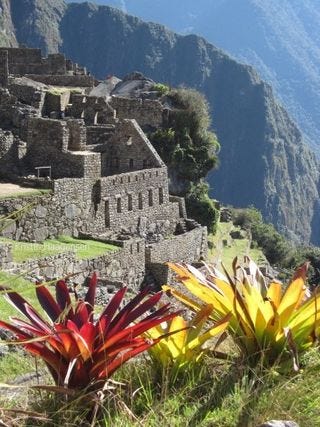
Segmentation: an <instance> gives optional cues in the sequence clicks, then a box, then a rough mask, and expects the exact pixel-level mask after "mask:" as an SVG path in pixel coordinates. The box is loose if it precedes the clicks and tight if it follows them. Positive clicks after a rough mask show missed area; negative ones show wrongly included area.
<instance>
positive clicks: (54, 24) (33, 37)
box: [9, 0, 66, 54]
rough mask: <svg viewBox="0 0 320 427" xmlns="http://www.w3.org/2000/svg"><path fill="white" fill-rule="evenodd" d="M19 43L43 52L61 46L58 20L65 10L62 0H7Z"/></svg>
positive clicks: (53, 51) (46, 52)
mask: <svg viewBox="0 0 320 427" xmlns="http://www.w3.org/2000/svg"><path fill="white" fill-rule="evenodd" d="M9 2H10V3H11V13H12V20H13V22H14V26H15V29H16V37H17V40H18V41H19V43H23V44H25V45H26V46H30V47H33V46H34V47H39V48H41V49H42V51H43V53H44V54H48V53H55V52H57V51H58V50H59V47H60V46H61V42H62V40H61V37H60V32H59V22H60V20H61V19H62V16H63V14H64V12H65V10H66V5H65V3H64V1H63V0H49V1H48V0H9Z"/></svg>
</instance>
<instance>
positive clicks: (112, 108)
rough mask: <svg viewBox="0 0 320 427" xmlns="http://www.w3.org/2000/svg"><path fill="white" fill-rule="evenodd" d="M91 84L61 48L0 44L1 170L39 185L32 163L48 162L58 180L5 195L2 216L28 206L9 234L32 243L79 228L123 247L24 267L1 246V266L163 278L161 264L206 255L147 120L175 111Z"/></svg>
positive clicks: (132, 280) (202, 233) (117, 278)
mask: <svg viewBox="0 0 320 427" xmlns="http://www.w3.org/2000/svg"><path fill="white" fill-rule="evenodd" d="M94 83H95V80H94V79H93V78H92V77H91V76H88V75H87V73H86V70H85V69H82V68H81V67H79V66H78V65H77V64H72V63H71V61H68V60H66V59H65V57H64V56H63V55H60V54H57V55H50V56H49V57H48V58H42V57H41V53H40V51H39V50H38V49H2V48H0V85H2V88H0V121H1V126H3V127H4V129H5V132H4V131H1V130H0V168H1V171H0V175H2V177H6V178H9V177H10V179H13V181H16V182H21V181H23V182H25V183H26V182H29V181H30V182H32V185H34V184H35V183H37V179H35V178H34V177H33V178H29V176H30V175H34V174H35V168H39V167H47V166H50V168H51V178H52V181H50V180H49V181H47V184H46V181H43V180H42V181H39V182H38V185H39V186H40V184H41V187H43V185H47V186H48V188H52V192H51V193H49V194H46V195H42V196H34V197H19V198H10V199H4V200H3V199H1V201H0V216H1V215H7V214H12V213H13V212H17V211H20V210H21V209H23V215H20V214H17V216H16V217H15V218H13V220H12V221H11V222H10V225H9V226H8V227H7V228H6V229H5V230H4V231H3V232H2V234H3V235H4V236H6V237H9V238H11V239H15V240H23V241H29V242H41V241H43V240H46V239H50V238H54V237H57V236H59V235H70V236H74V237H78V236H79V235H80V236H82V237H83V236H85V237H87V238H90V237H91V238H96V239H99V240H102V241H106V242H108V241H110V242H111V241H112V242H113V243H116V245H117V246H118V247H119V250H118V251H117V252H114V253H107V254H105V255H103V256H101V257H97V258H96V259H92V260H81V261H79V260H77V259H76V258H75V255H74V254H73V253H68V254H63V255H62V254H61V255H57V256H54V257H49V258H46V259H39V260H31V261H28V262H26V263H23V264H19V265H18V264H14V263H13V264H12V256H11V251H10V246H8V245H3V244H0V257H1V259H0V268H2V269H5V270H8V271H17V270H18V271H21V270H24V271H26V270H34V272H35V273H36V274H40V275H44V276H45V277H47V278H49V279H53V278H55V277H59V276H62V275H65V274H68V273H79V272H82V273H80V274H79V275H78V276H77V278H76V279H74V280H75V281H82V280H83V279H84V278H85V276H86V275H87V274H88V273H90V272H92V271H93V270H97V271H98V272H99V274H100V276H101V277H103V279H104V280H107V283H110V286H111V282H113V283H119V282H121V281H124V282H126V283H128V284H129V285H130V286H131V288H136V287H137V286H138V285H140V284H141V283H142V281H143V279H144V276H145V273H146V272H147V273H148V274H149V275H150V274H152V275H153V277H154V279H155V280H156V281H157V282H158V283H159V284H161V283H163V282H164V281H165V280H166V278H167V274H168V272H167V268H166V267H165V266H164V265H163V263H164V262H166V261H169V260H171V261H187V262H193V261H198V260H199V259H203V258H205V257H206V254H207V234H206V228H205V227H201V226H200V225H199V224H197V223H195V222H194V221H189V220H188V218H187V212H186V209H185V203H184V200H183V199H182V198H179V197H173V196H170V195H169V190H168V188H169V187H168V174H167V168H166V166H165V164H164V163H163V161H162V160H161V158H160V157H159V155H158V154H157V152H156V151H155V149H154V148H153V146H152V145H151V143H150V141H149V140H148V139H147V137H146V135H145V134H144V132H143V131H142V129H141V127H140V126H143V127H144V128H157V127H158V126H159V125H161V124H163V123H164V122H165V121H166V120H167V116H168V114H169V113H168V111H167V110H165V109H163V107H162V106H161V104H160V103H159V102H158V101H157V100H148V99H126V98H124V97H119V96H117V97H111V98H110V97H109V98H108V97H97V96H90V95H88V94H89V93H90V91H91V88H92V86H93V85H94ZM48 85H51V86H48ZM55 85H59V86H65V87H64V89H63V90H62V91H61V88H59V90H56V89H55ZM72 86H73V87H83V93H74V92H73V91H72V90H71V89H70V87H72ZM26 176H27V178H26ZM0 185H1V184H0ZM108 281H109V282H108Z"/></svg>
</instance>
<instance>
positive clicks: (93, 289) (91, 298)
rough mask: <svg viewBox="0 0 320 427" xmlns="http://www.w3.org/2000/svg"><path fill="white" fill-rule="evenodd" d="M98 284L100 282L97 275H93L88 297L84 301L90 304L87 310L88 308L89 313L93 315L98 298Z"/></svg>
mask: <svg viewBox="0 0 320 427" xmlns="http://www.w3.org/2000/svg"><path fill="white" fill-rule="evenodd" d="M97 282H98V278H97V274H96V273H93V276H92V277H91V279H90V283H89V289H88V292H87V295H86V297H85V299H84V300H85V302H86V303H88V306H87V308H88V311H89V313H90V314H92V312H93V309H94V301H95V298H96V289H97ZM90 317H91V316H90Z"/></svg>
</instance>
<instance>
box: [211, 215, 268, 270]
mask: <svg viewBox="0 0 320 427" xmlns="http://www.w3.org/2000/svg"><path fill="white" fill-rule="evenodd" d="M233 231H236V232H239V233H240V232H241V228H240V227H238V226H234V225H233V223H232V222H219V223H218V226H217V231H216V233H215V234H210V235H209V236H208V241H209V248H210V251H209V257H210V262H213V263H214V264H216V265H217V266H218V267H220V265H221V263H222V264H223V265H224V266H225V267H226V268H227V270H230V269H231V266H232V261H233V260H234V258H235V257H236V256H240V257H241V256H244V255H247V256H249V257H250V258H251V259H253V260H254V261H255V262H256V263H257V264H258V265H264V264H266V263H267V260H266V257H265V255H264V254H263V251H262V250H261V249H260V248H259V247H258V246H255V245H252V244H251V239H250V238H249V235H248V234H247V233H244V236H243V238H241V239H234V238H232V237H231V236H230V233H232V232H233Z"/></svg>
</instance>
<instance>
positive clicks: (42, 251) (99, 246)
mask: <svg viewBox="0 0 320 427" xmlns="http://www.w3.org/2000/svg"><path fill="white" fill-rule="evenodd" d="M0 242H4V243H10V244H11V245H12V253H13V260H14V261H15V262H23V261H27V260H30V259H37V258H43V257H47V256H51V255H57V254H60V253H64V252H70V251H73V252H75V254H76V257H77V258H78V259H86V258H95V257H98V256H101V255H103V254H105V253H107V252H110V251H115V250H118V249H119V248H118V247H117V246H114V245H111V244H108V243H103V242H98V241H96V240H84V239H83V240H82V239H76V238H74V237H69V236H59V237H57V238H56V239H49V240H45V241H44V242H42V243H29V242H19V241H16V240H10V239H6V238H0Z"/></svg>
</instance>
